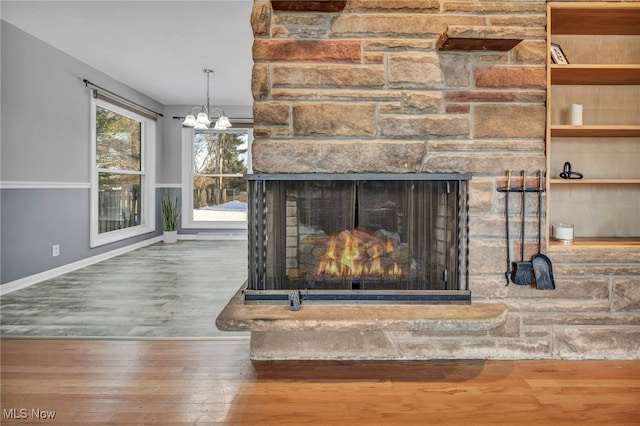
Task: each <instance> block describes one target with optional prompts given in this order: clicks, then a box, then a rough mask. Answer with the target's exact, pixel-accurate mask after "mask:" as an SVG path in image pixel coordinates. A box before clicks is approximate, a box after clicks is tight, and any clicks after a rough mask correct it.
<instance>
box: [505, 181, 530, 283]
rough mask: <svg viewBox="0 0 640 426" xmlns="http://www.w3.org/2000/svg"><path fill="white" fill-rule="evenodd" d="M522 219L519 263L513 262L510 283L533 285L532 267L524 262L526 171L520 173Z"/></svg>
mask: <svg viewBox="0 0 640 426" xmlns="http://www.w3.org/2000/svg"><path fill="white" fill-rule="evenodd" d="M521 190H522V219H521V231H520V233H521V241H520V261H516V262H513V265H512V271H511V281H512V282H513V283H514V284H518V285H531V284H533V279H534V276H533V265H532V264H531V262H526V261H525V260H524V242H525V239H526V236H525V233H524V231H525V226H524V223H525V219H526V201H527V197H526V195H527V171H526V170H523V171H522V189H521Z"/></svg>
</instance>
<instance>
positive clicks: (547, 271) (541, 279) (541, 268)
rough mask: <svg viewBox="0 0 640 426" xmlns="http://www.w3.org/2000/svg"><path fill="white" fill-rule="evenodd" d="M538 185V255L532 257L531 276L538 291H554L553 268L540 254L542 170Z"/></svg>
mask: <svg viewBox="0 0 640 426" xmlns="http://www.w3.org/2000/svg"><path fill="white" fill-rule="evenodd" d="M538 173H539V181H540V182H539V185H538V254H536V255H535V256H533V258H532V259H531V264H532V265H533V274H534V275H535V277H536V288H537V289H538V290H555V288H556V284H555V282H554V279H553V268H552V266H551V259H549V258H548V257H547V256H545V255H544V254H542V253H541V251H542V250H541V245H542V243H541V242H542V173H543V172H542V170H540V171H539V172H538Z"/></svg>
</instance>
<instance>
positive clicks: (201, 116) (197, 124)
mask: <svg viewBox="0 0 640 426" xmlns="http://www.w3.org/2000/svg"><path fill="white" fill-rule="evenodd" d="M202 72H203V73H205V74H207V104H206V105H203V106H202V107H193V108H191V110H190V111H189V114H187V116H186V117H185V118H184V121H183V122H182V125H183V126H187V127H193V128H194V129H196V130H205V129H208V128H209V125H211V123H213V120H214V119H215V124H214V127H213V130H226V129H228V128H229V127H231V122H230V121H229V118H228V117H227V116H225V115H224V110H223V109H222V108H213V109H211V102H210V100H209V80H210V77H211V74H213V70H210V69H208V68H205V69H204V70H202ZM195 110H198V111H199V112H198V115H197V116H196V115H194V111H195ZM211 114H215V116H212V115H211Z"/></svg>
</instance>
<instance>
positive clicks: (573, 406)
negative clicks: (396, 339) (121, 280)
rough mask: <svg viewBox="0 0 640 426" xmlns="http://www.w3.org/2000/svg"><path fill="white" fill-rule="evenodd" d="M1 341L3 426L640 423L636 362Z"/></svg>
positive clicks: (218, 344) (239, 345) (213, 344)
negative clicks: (326, 356) (389, 358)
mask: <svg viewBox="0 0 640 426" xmlns="http://www.w3.org/2000/svg"><path fill="white" fill-rule="evenodd" d="M0 343H1V347H0V351H1V355H2V362H1V364H2V365H1V367H2V371H1V380H2V382H1V389H2V395H1V396H2V417H3V418H2V420H1V421H0V423H2V424H3V425H4V424H28V423H29V422H31V423H37V424H54V423H55V424H64V425H70V424H74V423H85V424H119V425H124V424H159V425H160V424H161V425H171V424H176V425H178V424H227V425H235V424H243V425H350V424H365V425H381V424H386V425H456V424H464V425H482V424H485V425H495V424H505V425H561V424H574V425H583V424H598V425H638V424H640V361H559V360H550V361H481V360H471V361H430V362H424V361H421V362H380V361H375V362H374V361H367V362H354V361H345V362H335V361H334V362H324V361H322V362H318V361H293V362H292V361H286V362H284V361H282V362H251V361H250V360H249V359H248V358H247V354H248V352H249V350H248V342H247V341H246V340H237V341H229V340H226V341H213V340H206V341H194V340H186V341H176V340H171V341H161V340H155V341H149V340H146V341H117V340H30V339H16V340H12V339H2V340H1V341H0ZM52 415H55V417H54V418H53V419H52V418H51V416H52ZM47 416H48V417H49V419H45V417H47ZM20 417H25V418H24V419H20Z"/></svg>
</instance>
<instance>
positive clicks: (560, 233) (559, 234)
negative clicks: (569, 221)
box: [551, 223, 573, 241]
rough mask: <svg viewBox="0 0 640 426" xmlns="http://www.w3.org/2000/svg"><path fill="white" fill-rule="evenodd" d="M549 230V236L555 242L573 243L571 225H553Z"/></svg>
mask: <svg viewBox="0 0 640 426" xmlns="http://www.w3.org/2000/svg"><path fill="white" fill-rule="evenodd" d="M551 228H552V229H551V235H553V238H555V239H556V240H564V241H573V225H566V224H564V223H554V224H553V225H551Z"/></svg>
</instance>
